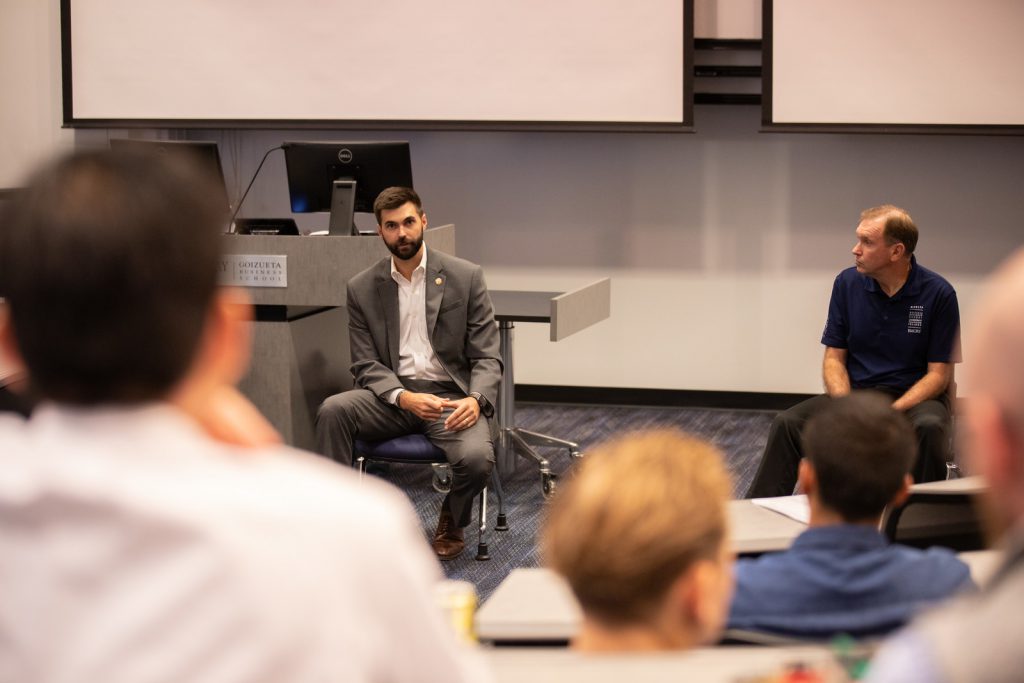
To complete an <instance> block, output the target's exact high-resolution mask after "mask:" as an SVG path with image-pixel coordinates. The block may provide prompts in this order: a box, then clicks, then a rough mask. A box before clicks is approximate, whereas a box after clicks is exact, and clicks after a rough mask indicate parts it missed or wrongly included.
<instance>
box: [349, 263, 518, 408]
mask: <svg viewBox="0 0 1024 683" xmlns="http://www.w3.org/2000/svg"><path fill="white" fill-rule="evenodd" d="M429 251H430V253H429V255H428V256H427V272H426V280H425V285H426V294H425V299H426V306H427V333H428V335H429V337H430V343H431V345H432V346H433V347H434V353H435V354H437V358H438V360H440V361H441V365H443V366H444V369H445V370H446V371H447V372H448V374H449V375H450V376H451V378H452V379H453V380H454V381H455V383H456V384H457V385H458V386H459V388H460V389H462V391H463V392H464V393H466V394H467V395H468V394H470V393H471V392H474V391H475V392H479V393H480V395H481V396H483V398H484V405H483V406H482V409H483V413H484V415H486V416H488V417H490V416H491V415H492V414H493V412H494V406H495V405H497V400H498V386H499V385H500V383H501V369H502V368H501V357H500V356H499V349H498V326H497V325H496V324H495V322H494V308H493V306H492V305H491V297H490V295H488V293H487V285H486V284H485V283H484V274H483V270H482V269H481V268H480V266H478V265H476V264H474V263H470V262H469V261H465V260H463V259H460V258H456V257H455V256H450V255H448V254H445V253H443V252H440V251H437V250H436V249H429ZM439 279H440V281H441V284H437V281H438V280H439ZM347 298H348V320H349V323H348V333H349V344H350V347H351V350H352V375H353V376H354V377H355V383H356V386H358V387H361V388H363V389H369V390H370V391H372V392H373V393H374V394H376V395H377V396H378V397H379V398H380V399H381V400H384V401H386V400H387V398H388V396H389V395H390V394H391V392H393V391H394V390H395V389H400V388H402V382H401V380H399V379H398V376H397V375H396V374H395V369H396V368H397V367H398V350H399V341H400V328H399V323H398V284H397V283H396V282H395V281H394V280H393V279H392V278H391V257H390V256H388V257H387V258H385V259H382V260H381V261H379V262H377V263H376V264H374V265H372V266H370V267H369V268H367V269H366V270H364V271H363V272H361V273H359V274H358V275H356V276H355V277H353V278H352V279H351V280H349V282H348V296H347Z"/></svg>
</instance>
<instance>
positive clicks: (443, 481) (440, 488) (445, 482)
mask: <svg viewBox="0 0 1024 683" xmlns="http://www.w3.org/2000/svg"><path fill="white" fill-rule="evenodd" d="M432 466H433V468H434V476H433V478H432V479H431V480H430V485H431V486H433V487H434V490H435V491H437V492H438V493H448V492H449V491H451V490H452V471H451V470H450V469H449V467H448V465H439V464H434V465H432Z"/></svg>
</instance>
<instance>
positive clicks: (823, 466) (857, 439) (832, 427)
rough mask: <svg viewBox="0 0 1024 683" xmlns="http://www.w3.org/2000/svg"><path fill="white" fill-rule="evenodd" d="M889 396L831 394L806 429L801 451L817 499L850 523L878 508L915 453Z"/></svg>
mask: <svg viewBox="0 0 1024 683" xmlns="http://www.w3.org/2000/svg"><path fill="white" fill-rule="evenodd" d="M891 403H892V401H891V399H890V398H889V397H887V396H885V395H883V394H880V393H878V392H872V391H855V392H853V393H852V394H850V395H848V396H843V397H840V398H836V399H833V400H832V401H831V402H830V403H829V405H828V406H826V407H825V408H824V409H823V410H822V411H821V412H819V413H817V414H816V415H814V416H813V417H812V418H811V419H810V420H809V421H808V422H807V426H806V427H805V428H804V432H803V448H804V455H805V456H806V457H807V459H808V460H809V461H810V463H811V465H812V466H813V467H814V472H815V475H816V477H817V480H818V495H819V496H820V498H821V502H822V503H823V504H824V505H825V506H826V507H828V508H829V509H831V510H834V511H835V512H837V513H839V514H840V515H841V516H842V517H843V519H845V520H846V521H848V522H860V521H864V520H867V519H872V518H874V517H876V516H878V515H880V514H881V513H882V510H884V509H885V506H886V505H887V504H888V503H889V501H891V500H892V498H893V496H895V495H896V492H897V491H899V489H900V486H901V485H902V483H903V478H904V476H906V474H907V473H908V472H909V471H910V468H911V466H912V465H913V464H914V458H915V457H916V456H917V439H916V437H915V436H914V429H913V427H912V426H911V425H910V422H909V421H908V420H907V418H906V417H905V416H904V415H903V413H901V412H899V411H898V410H895V409H894V408H893V407H892V405H891Z"/></svg>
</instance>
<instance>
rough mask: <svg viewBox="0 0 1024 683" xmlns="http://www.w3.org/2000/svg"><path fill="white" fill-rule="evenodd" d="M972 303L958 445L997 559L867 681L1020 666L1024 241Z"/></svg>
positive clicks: (905, 682)
mask: <svg viewBox="0 0 1024 683" xmlns="http://www.w3.org/2000/svg"><path fill="white" fill-rule="evenodd" d="M975 311H976V313H975V318H974V320H973V325H971V326H970V327H969V330H970V332H971V341H972V353H971V358H972V359H973V360H972V362H971V363H970V364H969V365H967V366H966V367H965V370H966V372H967V379H968V381H969V382H970V387H971V391H970V396H969V397H968V398H967V399H966V411H965V413H966V414H965V415H964V419H965V422H966V423H967V429H966V430H965V433H966V435H967V439H966V443H965V448H966V451H967V453H966V455H967V459H968V462H969V463H970V464H971V466H972V468H971V469H972V471H976V472H978V473H979V474H980V475H981V476H982V477H984V479H985V483H986V486H987V489H986V491H985V494H984V496H983V498H982V503H983V506H982V507H983V509H984V511H985V512H986V513H987V514H986V515H985V517H986V519H987V522H988V525H989V534H990V536H991V537H992V539H993V541H995V542H996V543H997V544H998V545H999V547H1001V549H1002V550H1003V552H1004V555H1003V560H1002V564H1001V566H1000V568H999V569H998V570H997V571H996V573H995V575H994V576H993V577H992V578H991V579H990V580H989V581H987V582H986V583H985V585H984V586H983V588H982V589H981V590H980V591H977V592H975V593H972V594H970V595H965V596H963V597H962V598H960V599H958V600H955V601H953V602H952V603H950V604H949V605H948V606H946V607H944V608H942V609H939V610H936V611H935V612H933V613H930V614H928V615H926V616H924V617H922V618H921V619H919V620H916V621H915V622H914V623H913V624H912V625H911V627H910V628H908V629H907V630H906V631H904V632H903V633H901V634H899V635H898V636H896V637H895V638H894V639H893V640H892V641H890V642H889V643H888V644H886V645H885V646H883V648H882V650H881V651H880V652H879V653H878V655H877V656H876V658H875V662H874V663H873V664H872V668H871V671H870V674H869V676H868V678H869V680H871V681H873V682H874V683H890V682H891V683H897V682H898V683H939V682H947V681H948V682H950V683H954V682H958V681H978V682H979V683H981V682H983V683H1011V682H1014V683H1015V682H1016V681H1020V680H1021V677H1022V674H1021V671H1022V670H1024V650H1022V649H1021V646H1020V640H1021V632H1022V631H1024V353H1022V352H1021V349H1024V250H1021V251H1018V252H1017V254H1016V255H1015V256H1014V257H1012V258H1011V259H1010V260H1009V261H1008V262H1007V264H1006V265H1004V266H1003V267H1002V268H1001V269H1000V270H999V271H998V272H997V274H996V275H995V276H994V277H993V279H992V280H991V282H990V283H989V285H988V287H987V288H986V290H985V292H984V294H983V295H982V297H981V299H980V301H979V302H978V304H977V307H976V309H975Z"/></svg>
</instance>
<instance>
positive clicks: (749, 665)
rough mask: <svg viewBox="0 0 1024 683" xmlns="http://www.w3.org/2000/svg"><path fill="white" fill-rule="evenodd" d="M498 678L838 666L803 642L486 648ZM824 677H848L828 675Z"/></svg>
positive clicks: (742, 673) (701, 676) (751, 675)
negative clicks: (655, 649)
mask: <svg viewBox="0 0 1024 683" xmlns="http://www.w3.org/2000/svg"><path fill="white" fill-rule="evenodd" d="M484 654H485V657H486V658H487V659H488V661H489V662H490V664H491V668H492V670H493V671H494V674H495V678H496V680H497V681H498V683H575V682H576V681H579V682H580V683H622V682H623V681H643V682H644V683H647V682H659V681H666V682H670V683H681V682H684V681H699V683H736V681H740V680H747V679H756V680H760V677H761V676H766V675H770V674H775V673H778V672H780V671H782V670H783V667H785V666H787V665H793V664H796V663H802V664H805V665H808V666H813V667H815V668H816V669H817V668H819V667H820V668H823V669H826V670H827V671H828V672H830V673H832V674H833V675H834V674H835V672H836V671H837V667H836V665H835V664H834V662H833V660H832V657H831V654H830V652H829V650H828V649H827V648H825V647H818V646H801V647H734V646H733V647H730V646H725V647H713V648H699V649H696V650H690V651H688V652H671V653H637V654H600V655H593V654H584V653H580V652H576V651H574V650H568V649H564V648H493V649H490V650H485V653H484ZM825 680H845V679H839V678H826V679H825Z"/></svg>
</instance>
